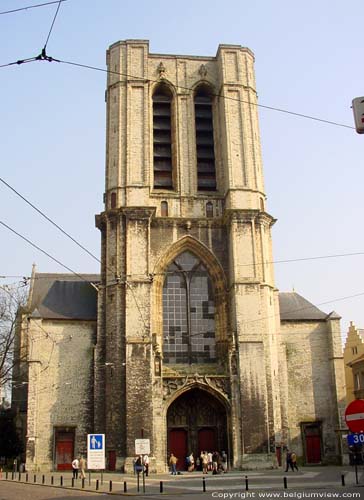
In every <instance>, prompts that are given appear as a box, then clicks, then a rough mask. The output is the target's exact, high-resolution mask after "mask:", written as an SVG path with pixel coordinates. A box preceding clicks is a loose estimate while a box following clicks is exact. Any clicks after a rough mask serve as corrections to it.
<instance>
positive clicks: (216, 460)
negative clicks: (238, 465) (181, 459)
mask: <svg viewBox="0 0 364 500" xmlns="http://www.w3.org/2000/svg"><path fill="white" fill-rule="evenodd" d="M177 462H178V458H177V457H176V456H175V455H174V454H173V453H171V455H170V457H169V465H170V468H171V474H172V475H176V474H177ZM186 466H187V470H188V472H192V471H194V470H199V471H201V470H202V472H203V474H208V473H209V472H211V473H212V474H220V473H221V472H223V473H225V472H227V466H228V459H227V454H226V452H225V451H222V452H221V453H219V452H218V451H213V452H209V451H201V453H200V456H199V457H197V458H196V459H195V457H194V455H193V453H190V454H189V455H188V456H187V457H186Z"/></svg>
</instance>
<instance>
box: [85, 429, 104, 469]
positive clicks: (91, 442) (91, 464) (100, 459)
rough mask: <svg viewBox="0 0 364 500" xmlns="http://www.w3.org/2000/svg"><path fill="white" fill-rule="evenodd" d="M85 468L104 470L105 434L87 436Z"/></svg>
mask: <svg viewBox="0 0 364 500" xmlns="http://www.w3.org/2000/svg"><path fill="white" fill-rule="evenodd" d="M87 468H88V469H91V470H104V469H105V434H87Z"/></svg>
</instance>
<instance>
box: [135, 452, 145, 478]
mask: <svg viewBox="0 0 364 500" xmlns="http://www.w3.org/2000/svg"><path fill="white" fill-rule="evenodd" d="M142 470H143V457H142V456H141V455H139V456H138V457H137V459H136V460H135V472H136V473H137V474H140V473H141V472H142Z"/></svg>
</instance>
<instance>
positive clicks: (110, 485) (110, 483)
mask: <svg viewBox="0 0 364 500" xmlns="http://www.w3.org/2000/svg"><path fill="white" fill-rule="evenodd" d="M109 492H110V493H111V492H112V481H109Z"/></svg>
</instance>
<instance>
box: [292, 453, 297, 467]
mask: <svg viewBox="0 0 364 500" xmlns="http://www.w3.org/2000/svg"><path fill="white" fill-rule="evenodd" d="M291 468H292V470H294V469H296V471H298V467H297V455H296V454H295V452H294V451H292V453H291Z"/></svg>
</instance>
